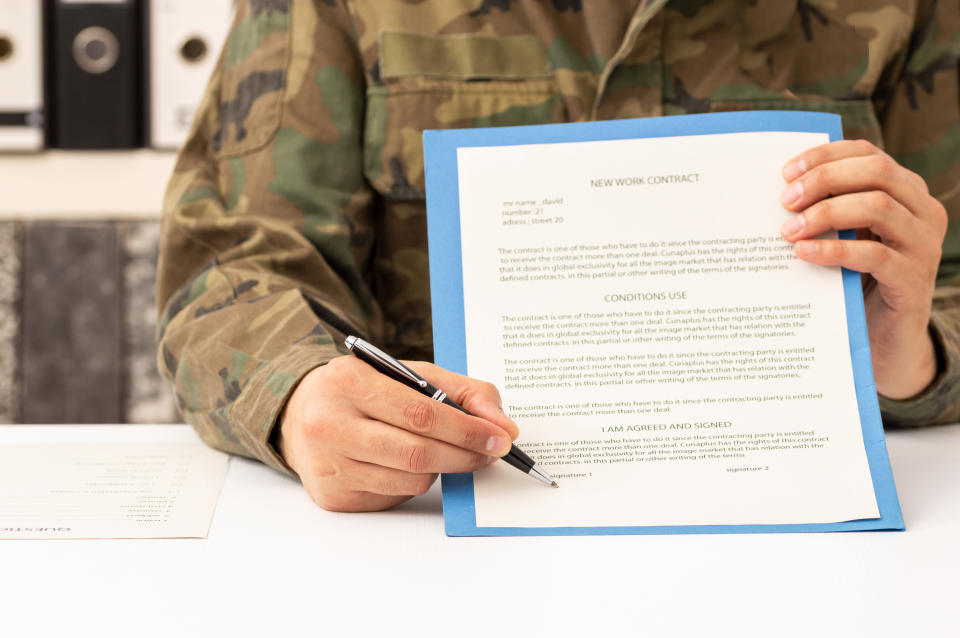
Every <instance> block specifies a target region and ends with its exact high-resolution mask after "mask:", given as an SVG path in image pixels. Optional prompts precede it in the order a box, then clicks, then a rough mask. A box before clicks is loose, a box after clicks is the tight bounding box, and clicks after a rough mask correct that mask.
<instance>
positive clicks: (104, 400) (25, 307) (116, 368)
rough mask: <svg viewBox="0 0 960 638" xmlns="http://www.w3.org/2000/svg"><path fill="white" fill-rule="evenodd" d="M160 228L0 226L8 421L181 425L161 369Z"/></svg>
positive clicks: (0, 374) (2, 382) (0, 317)
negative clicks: (157, 358) (158, 350)
mask: <svg viewBox="0 0 960 638" xmlns="http://www.w3.org/2000/svg"><path fill="white" fill-rule="evenodd" d="M158 235H159V223H158V222H154V221H147V222H96V223H75V222H54V221H45V222H26V223H18V222H17V223H15V222H2V223H0V423H20V422H23V423H111V422H128V423H170V422H177V421H180V417H179V415H178V414H177V412H176V408H175V407H174V402H173V399H172V396H171V393H170V390H169V388H168V387H167V385H166V383H165V382H164V381H163V380H162V379H161V377H160V375H159V374H158V373H157V371H156V364H155V352H156V349H155V318H156V307H155V306H156V302H155V281H156V257H157V239H158Z"/></svg>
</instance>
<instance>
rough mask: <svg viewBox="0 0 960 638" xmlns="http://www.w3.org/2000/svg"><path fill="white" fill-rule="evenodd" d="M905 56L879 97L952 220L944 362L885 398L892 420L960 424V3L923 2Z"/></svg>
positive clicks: (940, 349) (937, 310)
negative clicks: (898, 395) (905, 394)
mask: <svg viewBox="0 0 960 638" xmlns="http://www.w3.org/2000/svg"><path fill="white" fill-rule="evenodd" d="M918 5H919V6H918V8H917V14H916V20H915V24H914V30H913V33H912V34H911V36H910V38H909V41H908V43H907V45H906V46H905V48H904V54H903V55H902V56H901V57H900V58H899V59H898V60H897V61H895V64H894V65H892V67H891V69H890V70H889V76H888V81H887V83H886V84H884V85H883V87H884V88H883V90H881V92H880V93H879V94H878V96H877V98H878V106H879V109H878V110H879V112H880V114H881V117H882V121H883V126H884V142H885V144H886V149H887V151H888V152H889V153H890V154H891V155H892V156H893V157H894V158H895V159H896V160H897V161H898V162H900V164H902V165H903V166H905V167H906V168H908V169H910V170H912V171H914V172H916V173H918V174H919V175H921V176H922V177H923V178H924V179H925V180H926V181H927V184H928V186H929V188H930V193H931V194H932V195H934V196H935V197H937V198H938V199H939V200H940V202H941V203H943V205H944V206H945V207H946V209H947V213H948V215H949V218H950V226H949V229H948V231H947V238H946V240H945V242H944V246H943V258H942V260H941V264H940V272H939V278H938V289H937V291H936V293H935V296H934V300H933V314H932V317H931V325H930V333H931V335H932V336H933V338H934V344H935V346H936V349H937V355H938V359H939V372H938V375H937V378H936V379H935V380H934V382H933V383H932V384H931V385H930V386H929V387H928V388H927V389H926V390H924V391H923V392H922V393H920V394H919V395H917V396H915V397H913V398H911V399H908V400H904V401H893V400H890V399H887V398H885V397H880V408H881V410H882V412H883V417H884V423H886V424H888V425H928V424H934V423H949V422H955V421H958V420H960V278H958V277H957V275H958V274H960V97H958V77H960V65H958V56H960V4H958V3H957V2H935V1H933V0H929V1H923V0H922V1H921V2H919V3H918Z"/></svg>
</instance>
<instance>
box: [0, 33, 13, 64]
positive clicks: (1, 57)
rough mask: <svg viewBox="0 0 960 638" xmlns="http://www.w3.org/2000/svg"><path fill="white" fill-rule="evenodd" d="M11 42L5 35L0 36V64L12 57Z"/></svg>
mask: <svg viewBox="0 0 960 638" xmlns="http://www.w3.org/2000/svg"><path fill="white" fill-rule="evenodd" d="M13 52H14V47H13V40H12V39H11V38H10V36H8V35H6V34H0V62H6V61H7V60H9V59H10V58H12V57H13Z"/></svg>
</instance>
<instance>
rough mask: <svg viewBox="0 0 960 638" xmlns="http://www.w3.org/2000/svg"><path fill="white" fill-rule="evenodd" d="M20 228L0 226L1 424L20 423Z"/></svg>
mask: <svg viewBox="0 0 960 638" xmlns="http://www.w3.org/2000/svg"><path fill="white" fill-rule="evenodd" d="M19 337H20V238H19V227H18V226H17V224H14V223H12V222H3V223H0V423H17V422H19V420H20V365H19V364H20V357H19V354H18V344H19Z"/></svg>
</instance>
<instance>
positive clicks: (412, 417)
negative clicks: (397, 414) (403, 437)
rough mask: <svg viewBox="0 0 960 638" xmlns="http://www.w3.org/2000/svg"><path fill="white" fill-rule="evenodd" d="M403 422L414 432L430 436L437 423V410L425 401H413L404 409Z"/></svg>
mask: <svg viewBox="0 0 960 638" xmlns="http://www.w3.org/2000/svg"><path fill="white" fill-rule="evenodd" d="M403 422H404V424H405V425H406V427H407V428H408V429H409V430H411V431H412V432H416V433H418V434H429V433H430V432H432V431H433V430H434V428H435V427H436V423H437V408H436V406H434V405H431V404H430V403H427V402H425V401H411V402H409V403H407V404H406V405H405V406H404V408H403Z"/></svg>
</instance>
